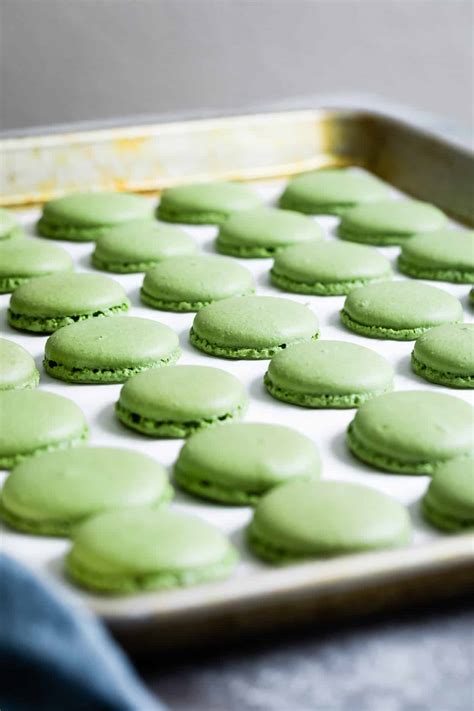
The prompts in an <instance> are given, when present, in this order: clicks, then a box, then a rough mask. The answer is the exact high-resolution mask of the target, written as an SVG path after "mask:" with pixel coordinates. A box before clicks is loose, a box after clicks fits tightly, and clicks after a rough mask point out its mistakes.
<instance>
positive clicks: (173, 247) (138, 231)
mask: <svg viewBox="0 0 474 711" xmlns="http://www.w3.org/2000/svg"><path fill="white" fill-rule="evenodd" d="M196 249H197V247H196V243H195V242H194V240H193V239H192V237H190V236H189V235H187V234H186V232H183V231H182V230H180V229H179V228H177V227H170V226H169V225H160V224H158V223H157V222H155V221H154V220H153V221H152V220H140V221H136V222H128V223H126V224H124V225H117V226H116V227H112V228H111V229H110V230H108V231H107V232H106V233H105V234H103V235H102V236H101V237H99V238H98V240H97V242H96V245H95V249H94V252H93V254H92V257H91V260H92V264H93V266H94V267H96V268H97V269H101V270H103V271H107V272H117V273H121V274H128V273H133V272H146V271H147V270H148V269H151V267H154V266H155V265H156V264H158V263H159V262H161V261H162V260H163V259H166V258H167V257H176V256H178V255H180V254H193V253H194V252H195V251H196Z"/></svg>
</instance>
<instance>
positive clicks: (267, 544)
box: [247, 481, 411, 564]
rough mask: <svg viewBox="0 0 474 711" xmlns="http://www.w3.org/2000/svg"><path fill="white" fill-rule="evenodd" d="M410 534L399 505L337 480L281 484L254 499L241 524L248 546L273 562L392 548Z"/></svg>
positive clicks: (382, 496) (407, 538) (407, 516)
mask: <svg viewBox="0 0 474 711" xmlns="http://www.w3.org/2000/svg"><path fill="white" fill-rule="evenodd" d="M410 539H411V524H410V517H409V515H408V511H407V510H406V509H405V507H404V506H402V505H401V504H400V503H399V502H398V501H396V500H395V499H392V498H390V497H389V496H386V495H385V494H383V493H382V492H380V491H377V490H376V489H372V488H371V487H368V486H362V485H361V484H352V483H348V482H343V481H297V482H290V483H288V484H283V485H282V486H279V487H277V488H276V489H273V490H272V491H270V492H269V493H268V494H265V496H263V497H262V498H261V499H260V501H259V502H258V504H257V506H256V507H255V511H254V514H253V518H252V521H251V523H250V525H249V527H248V529H247V540H248V543H249V545H250V547H251V549H252V550H253V551H254V552H255V553H256V554H257V555H258V556H259V557H260V558H263V559H264V560H267V561H269V562H271V563H277V564H281V563H292V562H297V561H304V560H310V559H312V558H328V557H330V556H336V555H346V554H350V553H359V552H363V551H364V552H365V551H373V550H378V549H383V548H398V547H400V546H404V545H406V544H407V543H409V541H410Z"/></svg>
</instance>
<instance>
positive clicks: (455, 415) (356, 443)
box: [348, 390, 474, 475]
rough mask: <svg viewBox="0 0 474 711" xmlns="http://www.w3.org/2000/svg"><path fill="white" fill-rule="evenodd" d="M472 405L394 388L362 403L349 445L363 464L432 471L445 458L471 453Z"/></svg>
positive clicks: (409, 471)
mask: <svg viewBox="0 0 474 711" xmlns="http://www.w3.org/2000/svg"><path fill="white" fill-rule="evenodd" d="M473 424H474V409H473V408H472V406H471V405H470V404H469V403H468V402H466V401H464V400H461V399H459V398H457V397H454V396H452V395H445V394H444V393H438V392H426V391H418V390H407V391H397V392H392V393H388V394H386V395H381V396H380V397H377V398H374V399H373V400H369V401H368V402H366V403H364V404H363V405H362V406H361V407H360V408H359V409H358V411H357V413H356V415H355V417H354V419H353V420H352V422H351V424H350V425H349V429H348V445H349V448H350V449H351V451H352V452H353V454H355V456H356V457H358V458H359V459H361V460H362V461H363V462H366V463H367V464H370V465H371V466H374V467H376V468H378V469H382V470H384V471H392V472H399V473H401V474H430V475H431V474H433V473H434V472H435V471H436V469H437V468H438V467H439V466H440V465H441V464H443V463H444V462H446V461H448V460H450V459H455V458H456V457H467V456H471V455H472V452H473V436H472V433H473Z"/></svg>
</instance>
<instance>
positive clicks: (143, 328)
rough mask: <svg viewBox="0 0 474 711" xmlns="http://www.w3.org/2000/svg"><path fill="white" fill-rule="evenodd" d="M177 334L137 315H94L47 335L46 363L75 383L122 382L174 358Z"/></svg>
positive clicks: (52, 371)
mask: <svg viewBox="0 0 474 711" xmlns="http://www.w3.org/2000/svg"><path fill="white" fill-rule="evenodd" d="M180 353H181V351H180V348H179V340H178V336H177V335H176V333H175V332H174V331H172V330H171V328H168V326H164V325H163V324H161V323H158V322H157V321H152V320H150V319H147V318H136V317H134V316H122V317H120V316H118V317H117V318H108V319H96V318H93V319H89V320H87V321H80V322H79V323H73V324H71V325H70V326H65V327H64V328H60V329H59V330H58V331H56V332H55V333H53V334H52V335H51V336H50V337H49V338H48V340H47V341H46V347H45V355H44V361H43V365H44V369H45V370H46V372H47V373H49V375H51V376H52V377H53V378H58V379H59V380H66V381H68V382H70V383H98V384H101V383H123V382H125V380H127V379H128V378H130V377H131V376H132V375H136V374H137V373H140V372H142V371H144V370H148V369H149V368H159V367H161V366H163V365H170V364H172V363H175V362H176V361H177V360H178V358H179V356H180Z"/></svg>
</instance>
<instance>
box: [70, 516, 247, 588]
mask: <svg viewBox="0 0 474 711" xmlns="http://www.w3.org/2000/svg"><path fill="white" fill-rule="evenodd" d="M237 559H238V555H237V551H236V550H235V548H234V547H233V546H232V545H231V544H230V542H229V541H228V539H227V538H226V536H225V535H224V534H223V533H221V531H219V529H217V528H214V526H211V525H210V524H209V523H206V521H203V520H202V519H200V518H197V517H195V516H190V515H188V514H184V513H180V512H176V511H172V510H171V509H167V508H161V509H159V510H157V511H152V510H150V509H143V508H142V509H140V508H133V509H128V510H122V511H109V512H106V513H103V514H100V515H99V516H94V517H93V518H91V519H89V520H87V521H85V522H84V523H82V524H81V525H80V526H78V528H77V529H76V530H75V532H74V537H73V545H72V549H71V551H70V553H69V555H68V557H67V570H68V572H69V575H70V576H71V577H72V579H73V580H74V581H75V582H76V583H78V584H79V585H81V586H84V587H86V588H91V589H92V590H99V591H101V592H104V593H136V592H140V591H144V590H157V589H166V588H174V587H184V586H188V585H196V584H198V583H204V582H208V581H211V580H219V579H223V578H227V577H228V576H229V575H230V574H231V572H232V570H233V569H234V567H235V564H236V563H237Z"/></svg>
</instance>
